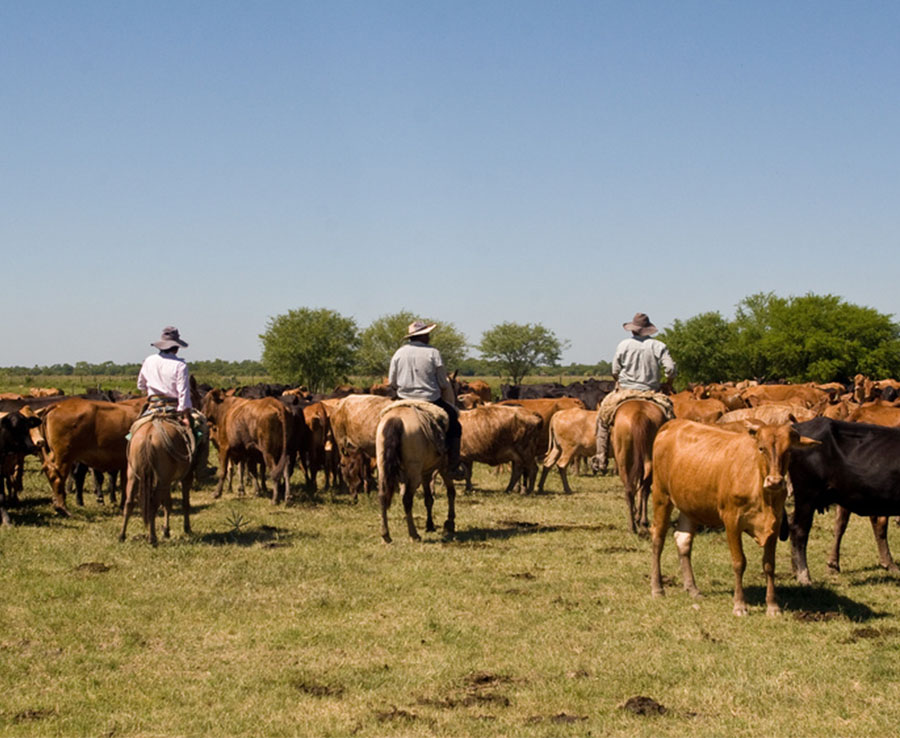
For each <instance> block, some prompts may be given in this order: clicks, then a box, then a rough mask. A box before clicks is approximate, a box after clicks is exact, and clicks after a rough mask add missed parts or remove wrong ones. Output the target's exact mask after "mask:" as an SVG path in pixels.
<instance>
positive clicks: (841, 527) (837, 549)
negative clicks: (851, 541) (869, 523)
mask: <svg viewBox="0 0 900 740" xmlns="http://www.w3.org/2000/svg"><path fill="white" fill-rule="evenodd" d="M849 521H850V510H849V509H845V508H844V507H843V506H841V505H840V504H839V505H838V507H837V510H836V511H835V512H834V541H833V542H832V544H831V555H829V556H828V563H827V564H826V565H827V567H828V570H829V571H831V572H832V573H840V572H841V540H842V539H843V537H844V532H846V531H847V523H848V522H849ZM875 540H876V542H877V540H878V535H877V534H876V535H875Z"/></svg>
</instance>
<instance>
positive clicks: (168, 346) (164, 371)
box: [137, 326, 192, 426]
mask: <svg viewBox="0 0 900 740" xmlns="http://www.w3.org/2000/svg"><path fill="white" fill-rule="evenodd" d="M151 346H153V347H156V348H157V349H158V350H159V354H156V355H150V356H149V357H148V358H147V359H146V360H144V364H143V365H141V372H140V374H139V375H138V381H137V387H138V390H141V391H146V393H147V395H148V397H149V408H151V409H153V408H166V409H171V410H172V411H176V412H178V413H180V415H181V417H182V419H183V421H184V423H185V424H186V425H188V426H190V418H191V407H192V404H191V387H190V373H189V372H188V366H187V363H186V362H185V361H184V360H183V359H182V358H181V357H178V354H177V353H178V348H179V347H187V346H188V344H187V342H185V341H184V340H183V339H182V338H181V336H180V335H179V333H178V329H176V328H175V327H174V326H167V327H166V328H165V329H163V330H162V336H161V337H160V340H159V341H158V342H151Z"/></svg>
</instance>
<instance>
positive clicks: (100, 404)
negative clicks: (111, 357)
mask: <svg viewBox="0 0 900 740" xmlns="http://www.w3.org/2000/svg"><path fill="white" fill-rule="evenodd" d="M144 400H145V399H142V398H136V399H133V400H131V401H121V402H119V403H113V402H111V401H87V400H84V399H82V398H69V399H66V400H64V401H60V402H59V403H58V404H56V405H55V406H54V407H53V408H51V409H50V411H48V412H47V415H46V416H45V417H44V437H45V439H46V440H47V447H48V450H47V455H46V458H45V460H44V472H45V473H46V474H47V479H48V480H49V481H50V487H51V489H52V490H53V506H54V508H55V509H56V511H57V512H59V513H60V514H63V515H64V516H68V515H69V512H68V510H67V509H66V479H67V478H68V477H69V474H70V473H71V472H72V468H73V466H74V465H75V463H76V462H83V463H84V464H85V465H87V466H88V467H89V468H93V469H94V470H99V471H102V472H104V473H112V472H118V473H120V478H121V480H124V479H125V469H126V467H127V462H128V461H127V458H126V456H125V448H126V446H127V443H128V442H127V440H126V438H125V436H126V435H127V434H128V430H129V429H130V428H131V425H132V424H133V423H134V422H135V420H136V419H137V418H138V415H139V414H140V411H141V407H142V406H143V404H144Z"/></svg>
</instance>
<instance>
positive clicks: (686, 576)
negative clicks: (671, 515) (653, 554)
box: [674, 514, 701, 599]
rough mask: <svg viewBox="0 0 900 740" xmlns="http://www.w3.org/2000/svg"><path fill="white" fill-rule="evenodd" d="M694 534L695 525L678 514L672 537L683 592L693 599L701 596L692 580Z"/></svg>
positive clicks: (695, 530)
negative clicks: (679, 567) (676, 553)
mask: <svg viewBox="0 0 900 740" xmlns="http://www.w3.org/2000/svg"><path fill="white" fill-rule="evenodd" d="M696 532H697V525H696V523H695V522H694V521H693V520H691V519H690V518H688V517H687V516H685V515H684V514H679V515H678V523H677V524H676V525H675V535H674V537H675V547H676V548H677V549H678V561H679V563H680V564H681V580H682V582H683V583H684V590H685V591H687V592H688V593H689V594H690V595H691V596H693V597H694V598H695V599H697V598H700V596H701V593H700V589H699V588H697V582H696V581H695V580H694V567H693V565H692V563H691V551H692V549H693V546H694V535H695V534H696Z"/></svg>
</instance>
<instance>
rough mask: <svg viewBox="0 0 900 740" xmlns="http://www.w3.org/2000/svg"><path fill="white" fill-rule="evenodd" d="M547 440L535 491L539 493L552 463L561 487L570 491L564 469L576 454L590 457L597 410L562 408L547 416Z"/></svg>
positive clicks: (566, 468)
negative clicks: (550, 416) (548, 420)
mask: <svg viewBox="0 0 900 740" xmlns="http://www.w3.org/2000/svg"><path fill="white" fill-rule="evenodd" d="M549 436H550V441H549V443H548V446H547V454H546V455H545V457H544V464H543V467H542V469H541V479H540V481H539V482H538V491H539V492H541V493H543V491H544V481H545V480H546V479H547V473H548V472H549V471H550V468H552V467H553V466H554V465H555V466H556V469H557V471H559V477H560V479H561V480H562V485H563V491H565V492H566V493H572V489H571V488H570V487H569V478H568V475H567V470H568V467H569V464H570V463H571V462H572V460H574V459H576V458H577V457H578V456H584V457H590V456H591V455H593V454H594V452H595V451H596V449H597V412H596V411H590V410H588V409H563V410H562V411H557V412H556V413H555V414H553V416H552V418H551V419H550V435H549Z"/></svg>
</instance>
